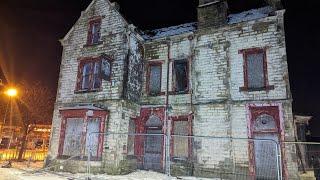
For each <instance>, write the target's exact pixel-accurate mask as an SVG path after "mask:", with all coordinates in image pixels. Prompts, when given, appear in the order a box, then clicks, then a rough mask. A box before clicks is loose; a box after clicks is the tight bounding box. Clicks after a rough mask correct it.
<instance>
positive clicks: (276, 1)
mask: <svg viewBox="0 0 320 180" xmlns="http://www.w3.org/2000/svg"><path fill="white" fill-rule="evenodd" d="M266 2H267V3H268V4H269V6H272V7H273V8H274V9H275V10H279V9H282V8H283V6H282V3H281V0H266Z"/></svg>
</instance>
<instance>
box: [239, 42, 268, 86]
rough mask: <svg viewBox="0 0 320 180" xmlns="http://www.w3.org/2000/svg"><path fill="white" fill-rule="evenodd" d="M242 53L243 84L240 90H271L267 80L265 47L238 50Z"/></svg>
mask: <svg viewBox="0 0 320 180" xmlns="http://www.w3.org/2000/svg"><path fill="white" fill-rule="evenodd" d="M239 53H242V54H243V60H244V61H243V74H244V86H243V87H240V90H241V91H262V90H272V89H274V86H270V85H269V82H268V71H267V56H266V48H251V49H243V50H240V51H239Z"/></svg>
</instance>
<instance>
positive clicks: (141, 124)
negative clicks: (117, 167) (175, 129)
mask: <svg viewBox="0 0 320 180" xmlns="http://www.w3.org/2000/svg"><path fill="white" fill-rule="evenodd" d="M164 114H165V108H164V107H155V108H154V107H148V108H141V109H140V117H138V118H137V119H136V121H135V124H136V133H137V134H145V133H146V130H147V128H146V126H145V125H146V122H147V121H148V119H149V117H150V116H151V115H154V116H157V117H159V118H160V120H161V122H162V124H163V122H164ZM163 132H165V128H164V127H163V125H162V133H163ZM143 142H144V138H143V136H140V135H137V136H136V137H135V146H134V154H135V155H136V157H137V161H138V163H140V164H142V165H143V162H144V161H143V156H144V143H143ZM163 146H164V139H162V145H161V147H162V148H161V157H162V158H161V161H160V163H161V167H163V155H164V153H163Z"/></svg>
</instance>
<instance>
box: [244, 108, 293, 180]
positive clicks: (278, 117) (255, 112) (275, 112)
mask: <svg viewBox="0 0 320 180" xmlns="http://www.w3.org/2000/svg"><path fill="white" fill-rule="evenodd" d="M247 112H248V114H249V117H248V136H249V138H253V136H254V134H255V133H277V134H278V140H279V143H280V148H281V149H280V153H281V154H282V159H281V160H282V162H281V165H282V167H283V168H282V172H283V175H282V176H283V177H284V178H285V179H287V178H286V177H288V176H287V171H286V166H285V163H286V162H285V161H284V157H285V149H284V147H283V144H282V141H284V127H283V119H282V117H283V114H282V106H281V103H271V104H248V105H247ZM262 114H267V115H270V116H272V117H273V118H274V120H275V122H276V126H277V129H273V130H270V131H269V130H268V131H263V132H259V131H254V130H253V124H254V120H255V119H256V118H257V117H258V116H260V115H262ZM248 152H249V173H250V175H251V177H252V178H254V177H255V175H256V174H255V168H254V167H255V158H254V157H255V154H254V146H253V142H249V151H248Z"/></svg>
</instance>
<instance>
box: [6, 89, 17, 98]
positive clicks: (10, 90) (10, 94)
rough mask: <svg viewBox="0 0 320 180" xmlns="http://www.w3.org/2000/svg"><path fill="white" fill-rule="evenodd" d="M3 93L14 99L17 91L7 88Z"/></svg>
mask: <svg viewBox="0 0 320 180" xmlns="http://www.w3.org/2000/svg"><path fill="white" fill-rule="evenodd" d="M4 93H5V94H6V95H7V96H9V97H15V96H17V94H18V91H17V89H15V88H9V89H7V90H6V91H5V92H4Z"/></svg>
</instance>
